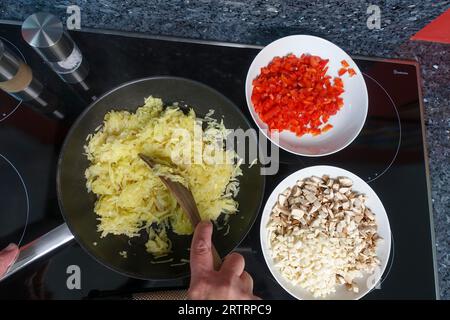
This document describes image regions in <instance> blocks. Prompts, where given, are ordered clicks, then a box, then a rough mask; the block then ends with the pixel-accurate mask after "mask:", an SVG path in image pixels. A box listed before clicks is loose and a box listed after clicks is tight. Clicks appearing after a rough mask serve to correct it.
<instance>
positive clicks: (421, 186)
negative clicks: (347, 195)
mask: <svg viewBox="0 0 450 320" xmlns="http://www.w3.org/2000/svg"><path fill="white" fill-rule="evenodd" d="M71 35H72V37H73V39H74V40H75V42H76V43H77V44H78V46H79V47H80V49H81V51H82V53H83V54H84V57H85V58H86V59H87V61H88V63H89V65H90V69H91V71H90V74H89V77H88V78H87V82H88V83H89V85H90V88H91V89H90V91H89V93H90V94H91V95H92V96H100V95H101V94H102V93H104V92H106V91H108V90H110V89H111V88H113V87H115V86H117V85H119V84H121V83H124V82H127V81H130V80H133V79H138V78H143V77H148V76H154V75H172V76H179V77H185V78H190V79H194V80H197V81H200V82H203V83H205V84H208V85H209V86H211V87H213V88H215V89H217V90H218V91H220V92H221V93H223V94H225V95H226V96H227V97H228V98H230V99H231V100H232V101H233V102H234V103H236V104H237V105H238V106H239V107H240V108H241V109H242V111H243V112H244V114H245V115H246V117H247V118H248V119H251V117H250V114H249V113H248V111H247V106H246V102H245V95H244V82H245V76H246V72H247V69H248V67H249V66H250V64H251V62H252V59H253V58H254V57H255V55H256V54H257V53H258V51H259V48H258V47H256V46H246V45H238V44H227V43H218V42H208V41H193V40H187V39H176V38H162V37H150V36H146V35H142V34H130V33H121V32H111V31H99V30H95V31H94V30H90V31H86V30H84V31H83V32H72V33H71ZM0 39H2V40H3V41H4V42H5V43H7V44H8V45H10V46H14V47H15V48H14V50H16V51H17V53H20V54H21V55H22V56H23V57H24V58H25V60H26V61H27V63H28V64H29V65H30V66H31V67H32V69H33V72H34V74H35V75H36V76H37V77H38V78H39V79H40V80H41V81H42V82H43V83H44V85H45V86H46V87H47V88H49V89H50V90H51V91H52V92H55V93H57V96H58V98H59V99H60V101H61V102H63V103H64V104H65V105H66V107H67V117H66V119H65V120H64V121H58V120H51V119H49V118H47V117H45V116H43V115H41V114H39V113H37V112H35V111H33V110H31V109H29V108H28V107H26V106H24V105H23V104H20V103H18V102H17V101H16V100H14V99H12V98H10V97H9V96H8V95H7V94H6V93H4V92H1V91H0V179H1V180H0V192H1V193H0V194H1V201H0V247H4V246H6V245H7V244H8V243H10V242H15V243H21V244H26V243H28V242H30V241H32V240H33V239H35V238H36V237H38V236H40V235H42V234H44V233H45V232H47V231H49V230H51V229H53V228H54V227H56V226H58V225H60V224H61V223H63V218H62V216H61V214H60V211H59V208H58V204H57V196H56V185H55V184H56V182H55V181H56V177H55V176H56V164H57V158H58V154H59V150H60V148H61V145H62V142H63V140H64V137H65V134H66V133H67V131H68V129H69V127H70V125H71V123H73V121H74V118H75V117H76V116H77V115H78V114H79V113H81V111H82V110H83V109H84V108H85V107H86V106H87V105H88V104H89V100H88V99H87V98H86V97H83V96H81V95H79V94H77V91H75V90H73V88H70V87H69V86H68V85H66V84H64V83H63V82H62V81H61V80H60V79H59V78H58V77H57V76H56V75H55V74H54V73H52V72H51V71H50V69H49V68H48V67H47V66H46V65H45V64H44V63H43V62H42V60H41V59H40V58H39V57H38V56H37V54H36V53H35V52H34V51H33V50H31V49H30V48H29V47H28V46H27V45H26V44H25V43H24V41H23V40H22V38H21V35H20V26H19V25H15V24H0ZM354 58H355V61H356V63H357V64H358V66H359V68H360V69H361V71H362V72H363V73H364V77H365V80H366V84H367V88H368V92H369V113H368V117H367V121H366V123H365V125H364V128H363V130H362V131H361V133H360V135H359V136H358V138H357V139H356V140H355V141H354V142H353V143H352V144H351V145H349V146H348V147H347V148H345V149H344V150H342V151H340V152H338V153H336V154H333V155H330V156H326V157H319V158H307V157H300V156H295V155H292V154H289V153H287V152H285V151H282V150H280V169H279V172H278V174H277V175H275V176H267V180H266V192H265V198H264V201H265V199H267V197H268V195H269V194H270V193H271V191H272V189H273V188H274V187H275V186H276V185H277V184H278V183H279V182H280V181H281V180H283V179H284V178H285V177H286V176H288V175H289V174H290V173H292V172H294V171H297V170H298V169H301V168H303V167H306V166H311V165H319V164H327V165H334V166H338V167H342V168H344V169H347V170H349V171H352V172H354V173H355V174H357V175H359V176H360V177H361V178H363V179H364V180H365V181H367V182H368V183H369V184H370V185H371V187H372V188H373V189H374V190H375V192H377V194H378V196H379V197H380V199H381V201H382V202H383V204H384V206H385V209H386V211H387V213H388V216H389V220H390V224H391V229H392V243H393V245H392V251H391V255H390V261H389V263H388V267H387V268H386V271H385V273H384V274H383V276H382V283H381V288H380V289H378V290H373V291H372V292H371V293H369V294H368V295H367V296H366V297H365V299H395V298H402V299H404V298H413V299H414V298H422V299H435V298H437V297H438V296H437V292H438V290H437V275H436V267H435V256H434V234H433V228H434V227H433V225H432V215H431V211H430V197H429V194H430V193H429V181H428V176H429V175H428V165H427V157H426V149H425V147H424V125H423V114H422V106H421V95H420V86H419V85H418V82H419V81H418V79H420V77H419V74H418V66H417V64H416V63H415V62H408V61H398V60H386V59H372V58H366V57H354ZM252 123H253V122H252ZM253 125H254V124H253ZM255 128H256V127H255ZM237 251H238V252H239V253H241V254H243V255H244V257H245V259H246V263H247V270H248V272H249V273H250V274H252V276H253V278H254V280H255V294H257V295H259V296H261V297H262V298H265V299H291V298H292V297H291V296H290V295H289V294H288V293H287V292H285V291H284V290H283V289H282V288H281V287H280V286H279V285H278V284H277V282H276V281H275V280H274V279H273V277H272V276H271V274H270V272H269V270H268V268H267V267H266V264H265V262H264V258H263V256H262V254H261V247H260V240H259V219H257V221H256V222H255V224H254V226H253V228H252V230H251V231H250V233H249V235H248V236H247V237H246V239H245V240H244V241H243V242H242V243H241V245H240V246H239V247H238V248H237ZM70 266H78V267H79V270H80V271H81V282H80V284H81V288H80V289H77V288H73V289H69V287H71V286H68V285H67V279H68V277H69V275H70ZM187 284H188V279H181V280H176V281H143V280H136V279H131V278H127V277H125V276H122V275H120V274H118V273H116V272H114V271H111V270H109V269H108V268H106V267H104V266H102V265H101V264H99V263H98V262H96V261H95V260H94V259H93V258H91V257H90V256H89V255H88V254H87V253H85V252H84V251H83V250H82V249H81V248H80V246H79V245H78V244H77V243H76V242H75V241H71V242H70V243H68V244H66V245H65V246H63V247H61V248H58V249H57V250H55V251H53V252H51V253H50V254H48V255H46V256H45V257H43V258H42V259H39V260H38V261H36V262H35V263H33V264H31V265H29V266H27V267H26V268H25V269H23V270H21V271H19V272H17V273H16V274H14V275H12V276H11V277H10V278H8V279H5V280H4V281H2V282H0V298H12V299H14V298H22V299H79V298H95V297H110V296H116V295H123V294H127V293H133V292H142V291H149V290H158V289H159V288H180V287H186V286H187Z"/></svg>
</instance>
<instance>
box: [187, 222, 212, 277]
mask: <svg viewBox="0 0 450 320" xmlns="http://www.w3.org/2000/svg"><path fill="white" fill-rule="evenodd" d="M212 231H213V228H212V223H211V222H209V221H202V222H200V223H199V224H198V225H197V227H196V228H195V231H194V236H193V238H192V243H191V259H190V264H191V277H192V278H195V277H197V276H200V275H201V274H202V273H203V272H205V271H211V270H213V269H214V267H213V257H212V252H211V236H212Z"/></svg>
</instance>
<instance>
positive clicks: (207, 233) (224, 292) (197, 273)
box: [188, 221, 259, 300]
mask: <svg viewBox="0 0 450 320" xmlns="http://www.w3.org/2000/svg"><path fill="white" fill-rule="evenodd" d="M212 231H213V228H212V224H211V222H206V221H203V222H200V223H199V224H198V225H197V227H196V229H195V232H194V237H193V238H192V244H191V259H190V264H191V284H190V287H189V291H188V298H189V299H192V300H255V299H259V298H258V297H256V296H254V295H253V279H252V277H251V276H250V275H249V274H248V273H247V272H246V271H244V267H245V260H244V258H243V257H242V256H241V255H240V254H238V253H231V254H229V255H228V256H227V257H226V258H225V260H224V261H223V263H222V266H221V267H220V270H219V271H215V270H214V267H213V257H212V252H211V236H212Z"/></svg>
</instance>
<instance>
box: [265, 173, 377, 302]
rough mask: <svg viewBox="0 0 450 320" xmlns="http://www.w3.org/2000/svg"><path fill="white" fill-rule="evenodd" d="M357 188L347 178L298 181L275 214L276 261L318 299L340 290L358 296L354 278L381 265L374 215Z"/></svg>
mask: <svg viewBox="0 0 450 320" xmlns="http://www.w3.org/2000/svg"><path fill="white" fill-rule="evenodd" d="M352 187H353V181H352V180H351V179H349V178H347V177H337V178H331V177H329V176H323V177H322V178H320V177H310V178H307V179H303V180H299V181H297V183H296V185H294V186H293V187H292V188H288V189H286V190H285V191H284V192H283V193H282V194H280V195H279V196H278V199H277V202H276V204H275V206H274V208H273V209H272V213H271V216H270V221H269V223H268V225H267V228H268V230H269V244H270V248H271V254H272V257H273V259H274V261H275V263H276V265H277V266H278V267H279V268H280V271H281V274H282V275H283V276H284V277H285V278H287V279H288V280H289V281H291V282H292V283H293V284H294V285H300V286H301V287H303V288H305V289H307V290H309V291H310V292H312V293H313V294H314V296H317V297H323V296H326V295H328V294H330V293H332V292H335V290H336V286H337V285H345V286H346V287H347V288H348V289H349V290H350V291H352V292H354V293H358V292H359V288H358V287H357V285H356V283H355V282H354V279H356V278H359V277H361V276H362V274H363V272H369V273H372V272H373V271H374V270H375V267H376V266H377V265H379V264H380V260H379V259H378V257H377V255H376V246H377V242H378V241H379V240H380V237H379V235H378V233H377V224H376V217H375V214H374V213H373V212H372V211H371V210H370V209H369V208H367V207H366V205H365V201H366V196H365V195H363V194H360V193H358V192H356V191H354V190H353V189H352Z"/></svg>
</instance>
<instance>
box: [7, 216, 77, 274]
mask: <svg viewBox="0 0 450 320" xmlns="http://www.w3.org/2000/svg"><path fill="white" fill-rule="evenodd" d="M72 239H73V234H72V232H70V230H69V228H68V227H67V224H65V223H63V224H62V225H60V226H58V227H56V228H55V229H53V230H51V231H49V232H48V233H46V234H44V235H43V236H41V237H39V238H37V239H36V240H33V241H32V242H30V243H27V244H26V245H24V246H22V247H20V252H19V256H18V257H17V260H16V261H15V262H14V264H12V265H11V266H10V267H9V269H8V271H6V273H5V275H4V276H3V278H1V279H0V281H2V280H4V279H6V278H8V277H9V276H11V275H13V274H14V273H16V272H17V271H19V270H21V269H22V268H24V267H26V266H27V265H29V264H31V263H32V262H34V261H36V260H37V259H39V258H41V257H43V256H45V255H46V254H47V253H50V252H51V251H53V250H55V249H56V248H58V247H60V246H62V245H63V244H65V243H67V242H69V241H71V240H72Z"/></svg>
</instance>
